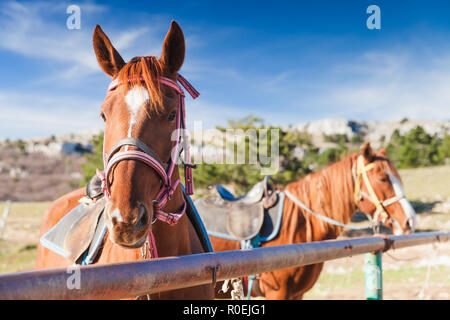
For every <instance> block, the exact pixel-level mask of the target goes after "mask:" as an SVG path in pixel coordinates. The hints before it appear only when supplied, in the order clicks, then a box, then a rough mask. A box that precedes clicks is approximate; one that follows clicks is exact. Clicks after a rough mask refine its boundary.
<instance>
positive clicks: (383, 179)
mask: <svg viewBox="0 0 450 320" xmlns="http://www.w3.org/2000/svg"><path fill="white" fill-rule="evenodd" d="M380 181H381V182H388V177H382V178H380Z"/></svg>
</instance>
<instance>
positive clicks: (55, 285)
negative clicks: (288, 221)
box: [0, 232, 450, 299]
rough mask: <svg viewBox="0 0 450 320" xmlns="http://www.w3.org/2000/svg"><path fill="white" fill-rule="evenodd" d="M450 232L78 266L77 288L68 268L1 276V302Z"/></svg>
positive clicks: (93, 294) (183, 277) (95, 292)
mask: <svg viewBox="0 0 450 320" xmlns="http://www.w3.org/2000/svg"><path fill="white" fill-rule="evenodd" d="M449 237H450V232H432V233H417V234H413V235H408V236H398V237H388V238H387V239H384V238H382V237H371V238H356V239H349V240H329V241H321V242H311V243H301V244H290V245H283V246H274V247H265V248H256V249H247V250H234V251H225V252H214V253H203V254H195V255H188V256H180V257H170V258H161V259H155V260H148V261H138V262H131V263H115V264H107V265H91V266H86V267H80V268H79V269H78V271H79V275H80V288H79V289H76V288H75V289H68V287H69V286H68V281H69V280H70V279H69V278H70V277H72V276H73V275H74V274H75V272H77V271H75V272H73V271H72V272H70V273H68V269H67V268H59V269H49V270H40V271H31V272H20V273H13V274H6V275H0V299H119V298H129V297H135V296H139V295H143V294H147V293H156V292H163V291H168V290H174V289H180V288H186V287H192V286H197V285H202V284H208V283H211V282H212V279H213V271H211V270H212V269H213V268H214V267H217V266H220V269H218V270H217V271H216V272H217V273H216V277H217V280H218V281H220V280H225V279H229V278H237V277H242V276H245V275H250V274H258V273H262V272H268V271H273V270H277V269H285V268H290V267H297V266H304V265H308V264H314V263H318V262H323V261H327V260H333V259H338V258H343V257H348V256H353V255H357V254H362V253H366V252H378V251H381V250H384V249H386V248H387V246H386V241H391V248H403V247H406V246H414V245H419V244H425V243H430V242H435V241H448V239H449Z"/></svg>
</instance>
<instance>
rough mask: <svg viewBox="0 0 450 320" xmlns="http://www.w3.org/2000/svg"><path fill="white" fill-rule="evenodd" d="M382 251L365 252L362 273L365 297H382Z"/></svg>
mask: <svg viewBox="0 0 450 320" xmlns="http://www.w3.org/2000/svg"><path fill="white" fill-rule="evenodd" d="M382 255H383V253H382V252H377V253H366V254H365V257H364V262H365V263H364V274H365V278H366V299H367V300H382V299H383V268H382V259H381V258H382Z"/></svg>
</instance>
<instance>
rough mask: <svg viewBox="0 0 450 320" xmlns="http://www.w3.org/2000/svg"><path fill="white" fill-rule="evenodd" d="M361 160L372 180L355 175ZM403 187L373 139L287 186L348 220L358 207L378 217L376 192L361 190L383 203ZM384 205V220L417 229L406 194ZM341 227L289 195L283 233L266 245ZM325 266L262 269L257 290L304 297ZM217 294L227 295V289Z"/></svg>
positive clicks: (227, 245)
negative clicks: (320, 217) (357, 151)
mask: <svg viewBox="0 0 450 320" xmlns="http://www.w3.org/2000/svg"><path fill="white" fill-rule="evenodd" d="M358 159H361V160H363V161H364V166H365V167H366V168H367V167H370V170H367V172H366V177H367V179H368V180H364V179H355V168H357V162H358ZM366 182H368V184H369V185H368V184H367V183H366ZM357 184H359V185H358V186H357ZM399 188H400V189H401V188H402V186H401V179H400V176H399V174H398V172H397V170H396V169H395V167H394V165H393V164H392V162H391V161H390V160H389V159H388V158H387V156H386V151H385V150H384V149H382V150H380V151H378V152H375V151H373V150H372V148H371V146H370V144H369V143H367V142H366V143H365V144H364V146H363V147H362V148H361V154H360V155H359V154H353V155H351V156H349V157H347V158H345V159H344V160H342V161H339V162H336V163H334V164H332V165H331V166H329V167H328V168H326V169H324V170H321V171H319V172H317V173H312V174H309V175H307V176H305V177H304V178H302V179H300V180H299V181H296V182H292V183H290V184H288V185H287V186H286V190H288V191H289V193H290V194H292V195H293V196H294V197H296V198H297V199H298V200H299V201H301V202H302V203H303V204H304V205H306V206H307V207H308V208H309V209H311V210H312V211H313V212H315V213H319V214H321V215H324V216H326V217H328V218H331V219H333V220H335V221H338V222H340V223H343V224H347V223H348V222H349V221H350V219H351V218H352V216H353V215H354V214H355V212H356V211H357V210H359V211H361V212H363V213H365V214H366V215H369V216H372V217H373V216H374V215H375V213H376V212H377V210H379V209H380V208H377V206H376V205H375V201H374V200H373V199H370V196H369V197H367V196H366V197H365V196H362V197H358V199H357V200H355V190H356V191H357V192H358V190H361V192H362V193H363V194H365V195H368V194H370V193H371V191H370V189H372V190H373V191H374V193H375V195H376V197H377V198H378V200H379V202H380V203H383V200H387V199H394V198H395V197H396V196H397V194H398V189H399ZM375 195H374V196H375ZM381 210H382V211H383V213H385V217H389V219H384V223H383V224H384V225H385V226H387V227H389V228H391V229H392V230H393V231H394V233H395V234H402V233H409V232H412V231H414V227H415V212H414V209H413V208H412V206H411V205H410V204H409V202H408V201H407V200H406V199H405V198H403V199H401V200H399V201H395V202H392V203H390V204H387V205H385V206H383V207H382V208H381ZM382 217H383V215H380V218H382ZM341 232H342V227H340V226H336V225H333V224H330V223H328V222H326V221H323V220H322V219H319V218H317V217H316V216H314V215H311V214H310V213H308V212H307V211H306V210H304V209H302V208H301V207H299V206H298V205H297V204H295V203H294V202H293V201H292V200H291V199H290V198H289V197H286V198H285V202H284V209H283V218H282V222H281V228H280V232H279V235H278V237H276V238H275V239H274V240H272V241H269V242H265V243H262V244H261V247H269V246H277V245H285V244H293V243H304V242H313V241H323V240H329V239H335V238H337V237H338V236H339V235H340V233H341ZM210 238H211V242H212V244H213V247H214V250H215V251H225V250H238V249H240V242H238V241H232V240H227V239H222V238H218V237H212V236H211V237H210ZM322 268H323V263H318V264H313V265H308V266H303V267H298V268H290V269H284V270H277V271H273V272H266V273H262V274H260V275H259V277H258V278H259V279H258V281H255V283H254V284H253V290H252V291H253V292H256V294H258V295H263V296H264V297H265V298H266V299H302V298H303V295H304V294H305V292H307V291H308V290H310V289H311V288H312V287H313V285H314V284H315V283H316V281H317V279H318V278H319V275H320V273H321V271H322ZM218 287H219V288H220V286H218ZM255 287H256V288H255ZM217 296H220V297H222V298H223V297H224V295H223V294H217Z"/></svg>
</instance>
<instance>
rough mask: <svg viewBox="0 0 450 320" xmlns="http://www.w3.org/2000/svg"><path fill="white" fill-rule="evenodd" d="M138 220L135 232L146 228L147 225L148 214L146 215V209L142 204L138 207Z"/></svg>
mask: <svg viewBox="0 0 450 320" xmlns="http://www.w3.org/2000/svg"><path fill="white" fill-rule="evenodd" d="M138 214H139V216H138V219H137V223H136V226H135V228H136V230H139V229H141V228H142V227H144V226H146V225H147V223H148V214H147V209H145V207H144V206H143V205H142V204H139V205H138Z"/></svg>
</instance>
